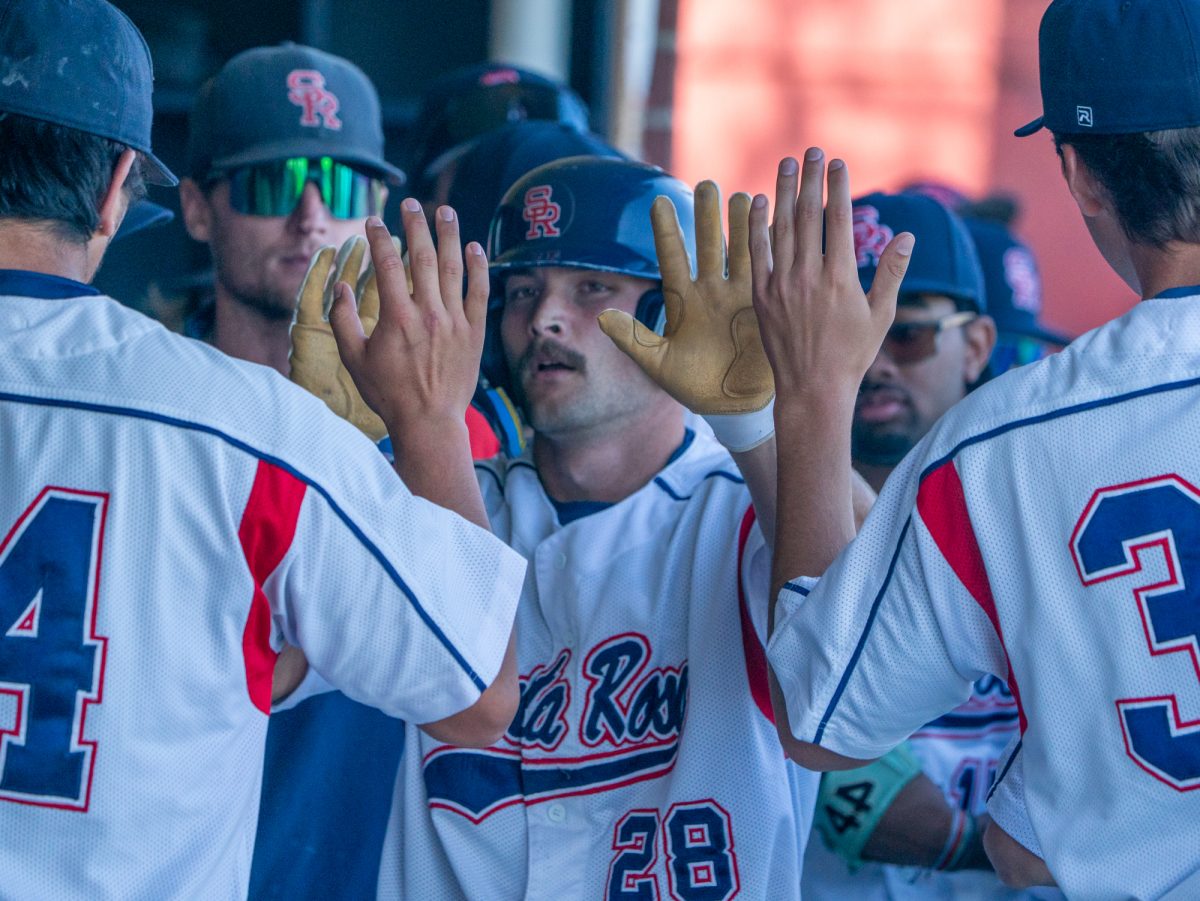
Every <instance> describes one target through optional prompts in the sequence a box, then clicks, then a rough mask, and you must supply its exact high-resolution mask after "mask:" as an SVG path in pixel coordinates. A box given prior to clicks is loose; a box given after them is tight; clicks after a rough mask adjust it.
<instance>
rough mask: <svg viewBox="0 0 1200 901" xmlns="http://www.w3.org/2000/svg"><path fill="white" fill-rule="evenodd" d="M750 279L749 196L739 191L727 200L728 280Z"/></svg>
mask: <svg viewBox="0 0 1200 901" xmlns="http://www.w3.org/2000/svg"><path fill="white" fill-rule="evenodd" d="M749 277H750V195H749V194H746V193H744V192H741V191H739V192H738V193H737V194H734V195H733V196H732V197H730V198H729V278H730V280H731V281H742V280H745V279H747V278H749Z"/></svg>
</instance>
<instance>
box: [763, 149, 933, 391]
mask: <svg viewBox="0 0 1200 901" xmlns="http://www.w3.org/2000/svg"><path fill="white" fill-rule="evenodd" d="M798 168H799V167H798V166H797V164H796V161H795V160H794V159H791V158H790V157H789V158H788V159H785V160H783V161H782V162H781V163H780V164H779V176H778V180H777V182H776V189H775V219H774V222H772V223H771V224H770V226H769V227H768V223H767V215H768V213H767V209H768V204H767V198H766V197H765V196H763V195H761V194H760V195H759V196H757V197H755V198H754V203H753V204H752V205H751V208H750V259H751V264H752V265H751V270H752V273H753V281H754V292H753V295H754V309H755V311H756V312H757V314H758V321H759V324H760V327H761V329H762V336H763V344H764V347H765V349H766V354H767V357H768V358H769V359H770V362H771V368H772V370H773V372H774V374H775V385H776V389H777V391H778V392H779V399H780V400H781V401H782V400H783V399H784V398H785V397H786V396H791V395H793V394H795V393H797V392H802V391H807V392H809V393H810V394H813V395H818V394H826V395H831V396H833V397H834V398H836V399H845V398H847V397H848V398H849V399H850V403H851V404H853V398H854V396H855V394H856V393H857V391H858V386H859V384H861V382H862V378H863V376H864V375H865V374H866V371H867V369H868V368H869V367H870V365H871V362H872V361H873V360H874V359H875V355H876V354H877V353H878V352H879V346H880V345H881V344H882V343H883V337H884V335H885V333H886V332H887V329H888V327H889V326H890V325H891V323H892V319H893V317H894V316H895V313H896V296H897V294H898V293H899V290H900V282H901V280H902V279H903V278H904V273H905V271H907V269H908V263H909V260H910V259H911V255H912V248H913V242H914V238H913V236H912V235H911V234H909V233H907V232H904V233H901V234H899V235H896V237H895V238H893V239H892V241H891V242H890V243H889V244H888V246H887V248H886V249H885V250H884V252H883V255H882V257H881V258H880V261H879V267H878V270H877V271H876V274H875V281H874V283H873V284H872V285H871V290H870V292H868V293H864V292H863V289H862V286H861V284H860V283H859V280H858V266H857V263H856V262H855V253H854V229H853V213H852V210H851V203H850V177H849V173H848V172H847V169H846V164H845V163H843V162H842V161H841V160H834V161H833V162H831V163H830V164H829V173H828V183H829V184H828V190H829V196H828V203H827V205H824V204H823V203H822V193H823V187H824V181H825V178H824V176H825V156H824V154H823V153H822V152H821V151H820V149H818V148H815V147H814V148H812V149H810V150H809V151H808V152H807V153H806V154H805V156H804V168H803V173H802V174H801V175H800V187H799V191H797V188H796V176H797V172H798ZM822 237H824V248H823V249H822Z"/></svg>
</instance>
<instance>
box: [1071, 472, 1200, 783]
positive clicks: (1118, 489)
mask: <svg viewBox="0 0 1200 901" xmlns="http://www.w3.org/2000/svg"><path fill="white" fill-rule="evenodd" d="M1071 551H1072V553H1073V554H1074V557H1075V565H1076V567H1078V569H1079V577H1080V579H1081V580H1082V581H1083V584H1084V585H1089V586H1090V585H1096V584H1099V583H1102V582H1107V581H1109V580H1110V579H1117V578H1121V577H1123V576H1129V575H1135V574H1138V573H1141V572H1142V571H1143V569H1146V568H1152V569H1153V570H1158V569H1159V568H1161V567H1163V566H1164V564H1165V575H1164V576H1163V577H1162V578H1160V579H1154V580H1152V581H1148V582H1143V583H1140V584H1138V586H1137V587H1135V588H1134V589H1133V596H1134V598H1135V600H1136V601H1137V606H1138V612H1139V613H1140V614H1141V620H1142V627H1143V631H1144V632H1145V636H1146V642H1147V644H1149V646H1150V653H1151V655H1153V656H1158V655H1161V654H1172V653H1179V652H1187V653H1188V654H1189V655H1190V656H1191V659H1192V665H1193V667H1194V668H1195V670H1196V675H1197V678H1200V655H1198V653H1197V651H1198V645H1197V642H1198V641H1200V491H1198V490H1197V489H1196V488H1195V487H1193V486H1192V485H1190V484H1188V483H1187V482H1185V481H1184V480H1183V479H1181V478H1180V477H1179V476H1176V475H1165V476H1159V477H1156V478H1153V479H1146V480H1143V481H1140V482H1131V483H1129V484H1126V485H1116V486H1113V487H1111V488H1102V489H1100V490H1099V491H1097V492H1096V493H1095V494H1094V495H1093V496H1092V499H1091V501H1090V502H1089V503H1088V505H1087V508H1086V509H1085V510H1084V511H1083V515H1082V516H1081V517H1080V518H1079V522H1078V524H1077V525H1076V526H1075V533H1074V534H1073V535H1072V537H1071ZM1160 561H1161V562H1160ZM1097 615H1101V616H1103V615H1106V613H1104V612H1102V611H1101V612H1098V613H1097ZM1116 704H1117V711H1118V714H1119V716H1120V718H1121V728H1122V730H1123V731H1124V735H1125V748H1126V752H1127V753H1128V754H1129V756H1130V757H1131V758H1133V760H1134V762H1135V763H1137V765H1138V766H1140V767H1141V768H1142V769H1144V770H1146V772H1148V773H1150V775H1152V776H1154V777H1155V778H1156V779H1159V780H1161V781H1163V782H1165V783H1166V784H1167V785H1170V786H1171V787H1172V788H1174V789H1176V790H1177V791H1191V790H1193V789H1197V788H1200V721H1195V722H1185V721H1184V720H1183V719H1182V718H1181V717H1180V714H1179V700H1178V698H1177V697H1176V696H1175V695H1174V694H1166V693H1164V694H1162V695H1159V696H1156V697H1149V698H1127V699H1122V700H1119V701H1117V702H1116Z"/></svg>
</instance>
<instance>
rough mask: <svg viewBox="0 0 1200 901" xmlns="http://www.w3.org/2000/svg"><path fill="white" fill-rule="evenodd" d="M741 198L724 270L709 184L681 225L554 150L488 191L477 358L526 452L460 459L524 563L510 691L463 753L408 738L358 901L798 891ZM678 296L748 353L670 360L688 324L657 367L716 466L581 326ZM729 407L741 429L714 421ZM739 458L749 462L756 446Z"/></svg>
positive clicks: (608, 162) (667, 209) (641, 324)
mask: <svg viewBox="0 0 1200 901" xmlns="http://www.w3.org/2000/svg"><path fill="white" fill-rule="evenodd" d="M658 195H664V196H665V197H666V198H668V199H669V200H670V201H671V202H672V203H673V204H674V206H675V208H677V209H678V211H679V214H680V219H682V221H683V222H684V223H685V224H686V231H685V233H686V234H687V236H688V237H687V239H686V247H685V239H684V238H683V237H682V235H681V234H680V231H679V226H678V225H677V224H676V219H675V216H674V214H673V212H672V209H671V203H668V202H667V201H666V200H660V201H659V205H658V206H657V207H656V208H655V209H656V220H655V233H652V232H651V228H650V217H649V212H650V207H651V204H652V202H653V201H654V199H655V197H656V196H658ZM747 203H748V198H746V197H745V196H744V195H742V196H741V197H739V198H738V199H736V200H735V201H734V202H733V203H732V205H731V212H730V221H731V223H732V224H731V229H732V233H731V239H730V246H731V252H730V257H729V269H730V277H729V279H728V280H727V279H726V277H725V266H726V258H725V253H724V250H723V248H722V236H721V227H720V209H719V201H718V198H717V194H716V189H715V186H713V185H711V184H709V185H706V186H702V188H701V191H700V193H699V195H698V197H697V200H696V212H695V214H693V198H692V192H691V191H690V190H688V189H687V188H686V187H685V186H684V185H683V184H682V183H680V182H679V181H677V180H676V179H673V178H671V177H670V176H668V175H666V174H665V173H663V172H662V171H661V170H658V169H655V168H653V167H650V166H645V165H643V164H640V163H634V162H628V161H624V160H614V159H600V158H594V157H575V158H570V159H566V160H562V161H558V162H555V163H550V164H548V165H545V166H541V167H538V168H537V169H534V170H533V171H532V172H530V173H528V174H526V175H525V176H523V177H522V178H521V179H519V180H518V181H517V182H516V184H514V185H513V186H512V187H511V188H510V190H509V191H508V193H507V194H506V195H505V197H504V200H503V202H502V204H501V206H500V208H499V210H498V212H497V214H496V217H495V219H494V221H493V224H492V230H491V238H490V250H491V259H492V267H493V268H492V274H493V277H494V289H493V290H494V294H493V309H492V312H491V314H490V315H491V317H492V326H493V327H492V328H490V329H489V336H490V338H489V339H490V340H492V341H493V343H492V344H490V345H489V348H488V355H487V358H486V359H485V366H484V368H485V370H486V371H487V372H488V373H489V374H490V375H491V377H492V378H493V379H496V380H499V381H503V382H506V383H507V384H510V385H511V386H512V387H513V389H514V391H515V392H516V396H517V397H519V398H520V399H521V402H522V405H523V408H524V411H525V413H526V414H527V420H528V422H529V423H530V425H531V426H532V428H533V432H534V438H533V440H532V444H531V447H530V448H529V449H528V450H527V451H526V453H525V454H524V455H523V456H522V457H521V458H519V459H515V460H503V459H497V460H494V461H490V462H487V463H479V464H477V466H476V469H477V473H478V479H479V484H480V486H481V488H482V490H483V492H484V494H485V498H486V503H487V509H488V516H489V518H490V521H491V523H492V528H493V530H494V531H495V532H496V533H497V534H498V535H499V536H501V537H502V538H503V539H504V540H505V541H506V542H508V543H509V544H510V545H511V546H512V547H513V548H514V549H516V550H517V551H519V552H520V553H521V554H522V555H524V556H525V557H527V558H528V559H529V560H530V561H531V569H530V577H529V579H528V581H527V584H526V587H525V593H524V595H523V597H522V601H521V605H520V607H519V614H518V618H519V621H520V625H519V627H518V650H517V659H518V666H519V669H520V673H521V676H520V679H521V700H520V703H519V706H518V710H517V715H516V717H515V718H514V719H513V721H512V723H511V725H510V726H509V728H508V731H507V732H506V733H505V735H504V737H503V738H502V739H501V740H500V741H498V742H496V743H495V744H493V745H492V746H491V747H489V748H486V749H483V750H471V749H466V748H462V747H458V746H456V745H455V744H453V743H447V742H445V741H441V740H438V739H436V738H434V739H431V740H428V741H426V740H425V739H424V738H422V736H421V735H420V734H419V733H418V732H417V731H416V730H415V729H413V728H410V729H409V731H408V737H407V744H406V753H405V755H404V760H403V762H402V767H403V775H402V778H401V779H400V780H398V783H397V788H396V792H397V794H396V800H395V806H394V808H393V814H392V823H391V830H390V835H389V841H388V845H387V846H386V847H385V855H384V860H383V872H382V873H381V877H380V886H379V889H380V892H379V893H380V897H383V898H400V897H403V898H418V897H419V898H456V899H457V898H489V899H506V898H573V897H596V896H603V897H608V898H614V899H618V898H638V897H657V896H659V895H663V896H666V895H672V896H674V897H678V898H689V899H690V898H697V899H698V898H732V897H734V896H735V895H736V896H738V897H740V898H794V897H798V895H799V887H800V861H801V857H802V855H803V847H804V843H805V841H806V838H807V834H808V831H809V825H810V818H811V808H812V803H813V795H814V792H815V789H816V777H815V775H814V774H811V773H806V772H804V771H802V770H800V769H799V768H796V767H794V766H792V765H790V764H788V763H787V762H786V761H785V760H784V758H783V755H781V754H780V753H779V749H778V744H777V742H776V740H775V738H774V727H773V726H772V725H771V720H770V715H771V711H770V704H769V700H768V697H767V694H766V689H767V685H766V681H765V677H766V672H765V668H764V657H763V650H762V645H761V644H760V638H761V636H762V635H763V627H764V623H763V622H762V617H761V613H764V612H765V607H766V605H765V603H759V604H755V603H754V599H755V597H756V596H758V593H759V592H762V591H765V590H766V584H765V578H766V576H767V569H768V566H769V564H768V562H767V557H766V548H765V541H764V537H763V531H762V530H763V528H766V529H768V531H769V528H770V523H771V522H772V521H773V516H774V512H773V500H772V496H773V495H772V492H771V491H770V490H767V491H761V490H758V492H757V493H756V494H755V501H756V508H757V517H756V515H755V510H754V509H752V508H751V495H750V491H749V490H748V489H747V486H746V480H747V479H751V480H754V479H757V482H756V484H757V485H760V486H762V485H767V486H770V485H772V484H773V481H774V479H773V476H769V477H766V478H764V474H763V473H762V472H761V471H760V470H755V469H754V467H753V465H752V464H753V462H754V461H753V459H750V457H751V454H750V453H742V452H743V451H746V452H749V451H750V449H751V448H754V447H756V446H757V445H759V442H761V441H763V440H765V439H767V438H769V436H770V432H771V429H770V412H769V408H768V409H767V410H766V413H765V414H764V413H763V408H764V405H766V404H767V403H768V401H769V400H770V395H771V388H770V376H769V370H768V368H767V365H766V361H765V358H764V357H763V356H762V353H761V349H759V350H758V352H757V356H755V355H754V353H753V349H754V348H760V345H759V344H758V339H757V337H756V334H755V326H754V317H753V313H752V311H751V310H750V306H749V271H748V269H747V264H748V252H747V249H746V239H745V235H746V231H745V228H746V210H747ZM693 216H694V217H695V219H696V220H697V226H696V230H695V232H694V231H693V228H692V222H693ZM693 235H694V237H693ZM656 237H657V244H658V246H657V252H656V246H655V238H656ZM693 247H695V248H696V252H694V253H692V252H691V248H693ZM689 255H691V256H693V257H694V258H695V259H697V266H698V273H699V275H698V281H696V282H693V280H692V277H691V272H690V269H689V265H688V257H689ZM660 260H662V265H661V266H660V262H659V261H660ZM685 302H686V304H687V306H688V308H689V309H694V310H696V311H702V310H705V309H706V308H710V307H711V310H712V314H711V316H710V317H704V316H700V315H697V316H693V317H689V318H690V322H691V323H692V325H693V326H694V327H698V328H700V329H701V331H702V332H704V331H707V330H710V329H711V330H716V331H717V332H718V333H720V334H726V333H730V332H731V329H732V330H734V331H736V333H737V334H738V335H740V336H741V338H742V339H743V346H744V347H746V348H749V349H750V350H749V351H748V353H747V356H748V357H749V358H750V359H749V360H748V363H749V365H743V366H741V367H740V368H738V367H734V368H733V369H732V370H731V372H732V376H731V377H730V378H729V379H728V380H726V381H724V382H723V381H722V378H721V375H720V374H717V373H716V372H715V370H714V369H713V367H720V371H721V373H724V371H725V369H726V368H729V366H728V363H722V361H721V360H720V359H719V358H716V357H714V356H713V355H702V354H701V355H695V349H696V348H703V346H704V345H703V342H697V340H696V339H697V338H698V337H701V336H698V335H697V333H696V332H695V331H693V332H691V333H690V339H691V340H690V343H689V341H688V340H685V338H688V337H689V335H688V334H686V333H685V335H684V338H680V339H679V341H678V342H677V343H676V344H675V345H674V347H675V352H674V353H673V354H672V355H669V359H670V361H672V363H673V365H675V366H677V367H678V366H680V365H683V366H685V367H686V368H687V369H688V371H690V372H692V373H693V374H695V373H703V374H705V375H706V376H708V377H711V378H709V379H708V380H706V381H705V382H704V386H705V388H708V387H710V383H711V384H715V387H713V388H712V390H713V391H714V392H716V393H718V394H719V393H720V392H721V390H722V385H724V386H725V387H726V388H728V390H729V391H730V392H731V398H732V400H731V401H729V402H728V403H727V404H726V405H725V406H718V407H716V408H715V409H717V410H726V411H727V412H728V415H727V416H726V417H725V420H726V421H725V422H724V423H722V421H721V418H720V417H719V416H717V417H714V418H713V420H712V421H713V422H715V423H716V424H717V426H718V434H720V435H722V436H723V440H725V441H726V442H727V446H729V447H730V448H732V449H733V450H735V451H737V452H738V456H737V459H738V461H739V463H748V464H751V465H748V466H747V467H746V468H743V469H741V470H739V467H738V466H735V464H734V461H733V459H731V457H730V454H729V452H728V451H726V450H725V449H724V448H723V447H721V445H719V444H718V443H717V442H716V441H714V440H713V439H712V438H711V437H708V436H706V435H704V434H701V433H699V432H698V431H694V430H691V429H687V428H685V424H684V411H683V407H682V406H681V405H680V404H679V403H677V402H676V401H675V400H673V399H672V398H671V397H670V396H669V395H668V394H666V393H665V392H663V391H662V390H661V389H660V388H658V387H657V385H656V384H655V383H654V381H652V380H651V379H650V378H649V377H648V376H647V375H646V374H645V373H643V372H642V371H641V369H640V368H639V366H638V365H637V364H635V363H634V362H633V361H631V360H630V359H628V358H627V357H626V356H624V355H623V354H622V353H621V351H620V350H618V349H617V348H616V347H615V346H613V344H612V343H611V342H610V341H609V339H608V338H606V337H605V336H604V334H602V333H601V331H600V328H598V327H597V323H596V318H597V316H598V315H599V314H600V313H601V312H603V311H605V310H606V309H608V308H615V310H616V311H619V312H609V313H605V317H606V319H605V328H606V329H608V330H610V332H611V333H613V334H623V335H624V339H623V340H625V341H626V344H628V343H629V342H631V341H632V340H633V337H632V336H633V335H634V334H635V333H636V334H640V335H643V337H645V336H652V335H653V333H652V332H651V331H650V330H651V329H655V328H657V329H660V330H661V329H662V328H663V324H662V322H663V319H664V317H668V318H670V319H671V320H672V321H675V320H677V319H678V317H679V316H680V315H681V312H680V311H681V309H682V307H681V305H682V304H683V303H685ZM621 312H623V313H624V314H626V315H625V316H624V318H621V315H620V313H621ZM614 317H615V318H614ZM631 323H636V326H635V325H633V324H631ZM706 323H707V327H706V325H705V324H706ZM656 340H661V339H656ZM673 340H674V339H673ZM664 359H666V355H664ZM676 376H678V373H676ZM677 381H678V378H677ZM727 400H728V399H727ZM709 409H710V410H712V409H714V408H709ZM746 410H751V411H755V410H756V411H758V412H757V415H756V416H751V417H750V418H751V420H752V421H751V422H749V423H747V422H745V421H744V420H743V418H742V417H740V416H736V415H734V414H735V413H739V412H744V411H746ZM764 419H765V428H764ZM722 425H724V430H723V431H722V430H721V428H720V427H721V426H722ZM757 459H760V460H762V459H765V460H766V461H767V462H768V463H769V464H770V465H771V466H772V467H773V462H774V454H773V452H771V450H770V445H769V443H768V444H766V445H762V450H761V451H760V453H759V454H758V458H757ZM756 490H757V489H756ZM759 495H761V498H760V496H759ZM764 523H765V524H766V525H765V526H764ZM389 851H391V852H392V853H391V856H390V857H389V853H388V852H389Z"/></svg>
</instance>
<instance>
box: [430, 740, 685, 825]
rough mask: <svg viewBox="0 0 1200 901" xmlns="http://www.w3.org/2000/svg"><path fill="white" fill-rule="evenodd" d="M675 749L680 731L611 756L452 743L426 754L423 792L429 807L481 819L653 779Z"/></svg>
mask: <svg viewBox="0 0 1200 901" xmlns="http://www.w3.org/2000/svg"><path fill="white" fill-rule="evenodd" d="M678 754H679V737H678V736H676V737H675V738H674V739H673V740H671V741H669V742H666V743H663V744H651V745H648V746H645V747H636V748H631V749H629V750H624V751H621V752H620V753H618V754H617V755H615V756H611V757H606V756H605V755H603V754H600V755H596V756H595V757H583V758H578V759H557V760H556V759H555V758H544V759H540V760H539V759H526V758H522V757H521V756H520V755H519V754H517V753H516V752H511V751H500V750H498V749H495V748H485V749H483V750H479V751H474V750H471V749H468V748H450V749H447V750H446V751H443V752H442V753H434V754H431V755H430V756H429V758H428V759H427V761H426V763H425V767H424V779H425V792H426V795H427V796H428V799H429V802H428V803H429V806H430V807H437V808H442V809H446V810H452V811H454V812H455V813H458V814H460V815H462V816H464V817H466V818H467V819H469V820H470V821H471V822H473V823H481V822H483V820H485V819H487V818H488V817H489V816H491V815H492V814H493V813H495V812H496V811H497V810H501V809H503V808H505V807H510V806H511V805H513V804H537V803H539V802H541V801H549V800H551V799H553V798H564V797H573V796H576V795H588V794H594V793H596V792H602V791H611V790H612V789H615V788H620V787H623V786H626V785H632V784H633V783H635V782H644V781H645V780H647V779H654V778H657V777H659V776H662V775H663V774H665V773H667V772H670V770H671V769H672V768H673V767H674V766H675V759H676V757H677V756H678Z"/></svg>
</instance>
